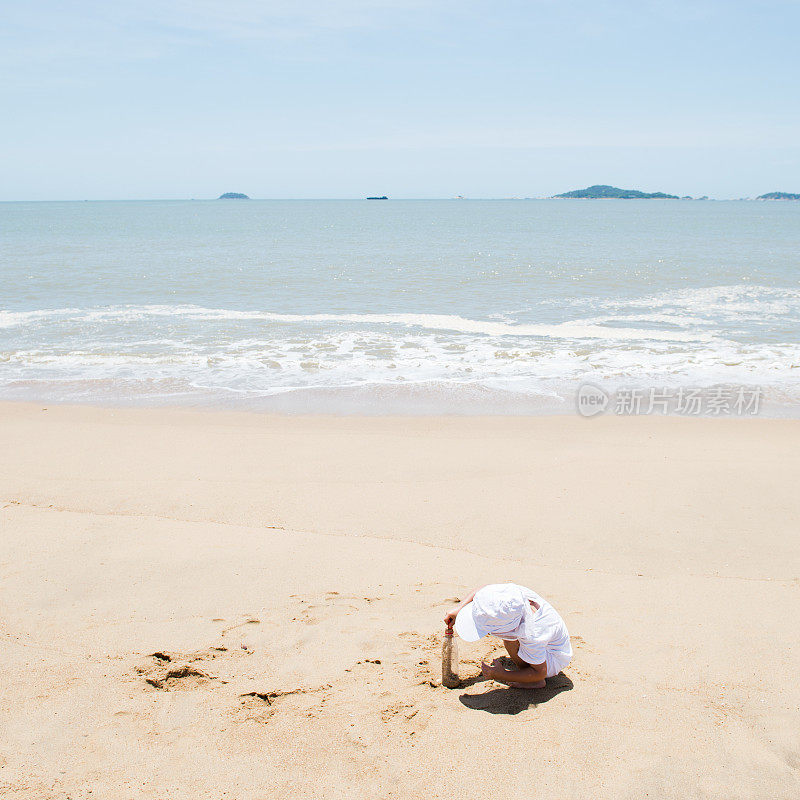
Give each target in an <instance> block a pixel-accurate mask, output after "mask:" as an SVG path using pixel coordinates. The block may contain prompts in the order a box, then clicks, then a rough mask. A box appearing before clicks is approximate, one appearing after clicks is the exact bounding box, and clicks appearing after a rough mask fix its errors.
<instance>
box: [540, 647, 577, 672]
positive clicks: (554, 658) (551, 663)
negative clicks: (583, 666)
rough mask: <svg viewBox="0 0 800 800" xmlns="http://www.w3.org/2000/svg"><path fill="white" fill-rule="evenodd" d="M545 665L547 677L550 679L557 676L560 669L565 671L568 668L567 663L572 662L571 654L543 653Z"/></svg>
mask: <svg viewBox="0 0 800 800" xmlns="http://www.w3.org/2000/svg"><path fill="white" fill-rule="evenodd" d="M544 658H545V664H547V677H548V678H552V677H554V676H555V675H558V673H559V672H561V670H562V669H566V668H567V667H568V666H569V662H570V661H572V653H558V652H549V651H548V652H547V653H545V657H544Z"/></svg>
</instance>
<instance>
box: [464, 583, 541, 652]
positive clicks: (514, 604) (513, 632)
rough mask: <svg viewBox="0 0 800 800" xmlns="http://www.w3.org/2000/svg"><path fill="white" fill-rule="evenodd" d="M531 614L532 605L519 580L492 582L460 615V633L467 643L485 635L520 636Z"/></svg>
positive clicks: (480, 590)
mask: <svg viewBox="0 0 800 800" xmlns="http://www.w3.org/2000/svg"><path fill="white" fill-rule="evenodd" d="M530 617H531V612H530V606H529V605H528V602H527V601H526V600H525V596H524V595H523V594H522V591H521V590H520V588H519V586H517V585H516V584H515V583H492V584H490V585H489V586H484V587H483V588H482V589H479V590H478V591H477V592H475V597H474V599H473V601H472V602H471V603H467V605H465V606H464V608H462V609H461V611H459V612H458V616H457V617H456V626H455V627H456V633H457V634H458V635H459V636H460V637H461V638H462V639H463V640H464V641H465V642H477V641H478V639H482V638H483V637H484V636H488V635H490V634H491V635H492V636H500V637H504V636H508V637H509V638H514V639H516V638H518V636H520V635H522V634H523V631H524V627H525V623H526V622H527V621H528V619H529V618H530Z"/></svg>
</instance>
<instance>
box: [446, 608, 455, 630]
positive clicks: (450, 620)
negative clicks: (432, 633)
mask: <svg viewBox="0 0 800 800" xmlns="http://www.w3.org/2000/svg"><path fill="white" fill-rule="evenodd" d="M457 614H458V609H457V608H454V609H452V610H451V611H448V612H447V613H446V614H445V615H444V624H445V625H447V627H448V628H452V627H453V625H455V623H456V616H457Z"/></svg>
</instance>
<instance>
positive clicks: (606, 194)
mask: <svg viewBox="0 0 800 800" xmlns="http://www.w3.org/2000/svg"><path fill="white" fill-rule="evenodd" d="M553 198H554V199H563V198H567V199H575V198H577V199H588V200H598V199H606V198H613V199H617V200H679V199H680V198H679V197H678V196H677V195H675V194H664V192H640V191H639V190H638V189H618V188H617V187H616V186H607V185H606V184H596V185H595V186H588V187H587V188H586V189H576V190H575V191H573V192H564V194H554V195H553Z"/></svg>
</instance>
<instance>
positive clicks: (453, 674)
mask: <svg viewBox="0 0 800 800" xmlns="http://www.w3.org/2000/svg"><path fill="white" fill-rule="evenodd" d="M460 684H461V681H460V680H459V679H458V641H457V640H456V639H455V637H454V636H453V629H452V628H447V629H446V630H445V632H444V641H443V642H442V686H446V687H447V688H448V689H455V688H457V687H458V686H459V685H460Z"/></svg>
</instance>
